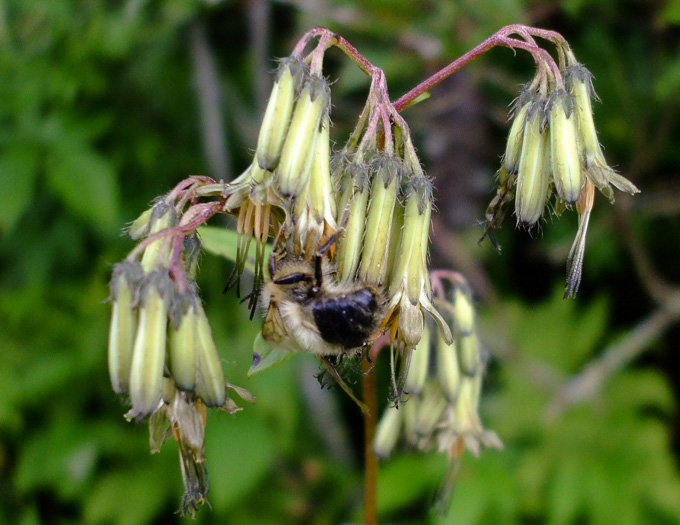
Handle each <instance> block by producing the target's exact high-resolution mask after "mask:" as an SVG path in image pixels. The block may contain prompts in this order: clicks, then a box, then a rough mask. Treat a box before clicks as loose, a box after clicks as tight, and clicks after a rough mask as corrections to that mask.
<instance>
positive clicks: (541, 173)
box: [486, 49, 638, 297]
mask: <svg viewBox="0 0 680 525" xmlns="http://www.w3.org/2000/svg"><path fill="white" fill-rule="evenodd" d="M562 52H563V59H562V60H563V64H562V66H563V67H562V69H561V70H560V74H559V76H557V75H555V74H552V73H550V71H551V70H550V68H548V67H543V68H539V70H538V73H537V76H536V78H535V79H534V80H533V81H532V82H531V83H530V84H529V85H527V86H525V88H524V90H523V91H522V93H521V95H520V96H519V97H518V98H517V100H516V101H515V105H514V109H513V114H512V118H513V123H512V126H511V128H510V133H509V135H508V140H507V146H506V150H505V155H504V158H503V163H502V165H501V168H500V170H499V172H498V176H497V179H498V190H497V194H496V196H495V197H494V199H493V200H492V202H491V204H490V205H489V208H488V209H487V214H486V219H487V234H489V235H490V237H491V239H492V241H493V235H492V233H491V231H490V229H491V228H496V227H498V226H499V225H500V223H501V221H502V220H503V217H504V215H505V213H506V211H507V207H508V205H509V203H510V202H511V201H512V200H513V198H514V201H515V215H516V217H517V222H518V224H519V223H521V224H524V225H526V226H528V227H531V226H534V225H535V224H537V223H538V221H539V219H541V217H543V214H544V211H545V209H546V208H547V207H549V206H552V209H553V210H554V211H555V213H556V214H558V215H559V214H561V213H562V211H563V210H564V209H565V208H569V207H571V205H572V204H576V208H577V210H578V213H579V233H578V235H577V239H576V241H575V242H574V246H573V247H572V255H571V256H570V258H569V261H570V262H569V267H568V278H567V290H566V293H565V296H567V297H572V296H573V295H574V294H575V293H576V291H577V290H578V285H579V282H580V275H581V266H580V265H581V262H582V259H583V250H584V248H585V230H586V228H587V223H588V219H587V217H584V215H588V216H589V214H590V210H591V209H592V201H593V195H592V192H593V188H594V187H596V188H598V189H599V190H600V191H601V192H602V193H603V194H604V195H605V196H606V197H607V198H608V199H609V200H610V201H612V202H613V200H614V195H613V190H612V187H611V186H612V185H613V186H614V187H616V188H618V189H619V190H621V191H625V192H627V193H630V194H634V193H637V192H638V189H637V188H636V187H635V186H634V185H633V184H632V183H631V182H630V181H628V180H627V179H625V178H624V177H622V176H621V175H619V174H618V173H616V172H615V171H614V170H613V169H612V168H611V167H609V165H608V164H607V162H606V161H605V159H604V154H603V153H602V148H601V147H600V144H599V142H598V140H597V133H596V131H595V124H594V121H593V111H592V99H593V98H596V95H595V92H594V90H593V87H592V82H591V77H592V76H591V74H590V72H589V71H588V70H587V69H586V68H585V67H584V66H583V65H582V64H579V63H578V62H577V61H576V59H575V57H574V55H573V54H572V53H571V51H570V50H569V49H563V50H562ZM551 199H552V201H551ZM494 244H495V242H494Z"/></svg>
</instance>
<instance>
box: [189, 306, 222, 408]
mask: <svg viewBox="0 0 680 525" xmlns="http://www.w3.org/2000/svg"><path fill="white" fill-rule="evenodd" d="M196 316H197V318H196V334H197V339H198V340H197V345H198V373H197V377H196V392H197V394H198V395H199V397H200V398H201V400H202V401H203V402H204V403H205V404H206V405H207V406H209V407H220V406H222V405H224V403H225V401H226V397H227V392H226V384H225V380H224V371H223V370H222V362H221V361H220V356H219V354H218V352H217V346H216V345H215V341H214V339H213V336H212V330H210V322H209V321H208V317H207V316H206V315H205V311H204V310H203V306H202V305H201V304H200V303H197V304H196Z"/></svg>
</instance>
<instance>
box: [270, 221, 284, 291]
mask: <svg viewBox="0 0 680 525" xmlns="http://www.w3.org/2000/svg"><path fill="white" fill-rule="evenodd" d="M284 229H285V227H284V225H283V224H282V225H281V226H280V227H279V232H278V233H277V234H276V239H274V244H273V245H272V251H271V252H270V253H269V277H270V278H273V277H274V274H275V273H276V256H277V255H279V243H280V242H281V234H282V233H283V230H284Z"/></svg>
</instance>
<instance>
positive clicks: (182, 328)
mask: <svg viewBox="0 0 680 525" xmlns="http://www.w3.org/2000/svg"><path fill="white" fill-rule="evenodd" d="M186 302H187V303H188V304H187V305H186V306H185V308H182V310H183V311H182V312H181V313H180V317H179V322H178V324H177V327H176V328H171V330H170V339H169V345H168V367H169V369H170V374H172V377H173V378H174V380H175V383H177V387H178V388H179V389H181V390H186V391H192V390H193V389H194V387H195V386H196V368H197V365H198V356H197V354H198V337H197V333H196V332H197V316H196V308H195V306H194V304H193V300H191V298H190V299H188V300H187V301H186ZM173 324H174V323H173Z"/></svg>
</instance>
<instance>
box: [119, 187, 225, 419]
mask: <svg viewBox="0 0 680 525" xmlns="http://www.w3.org/2000/svg"><path fill="white" fill-rule="evenodd" d="M179 223H180V220H179V216H178V212H177V210H176V208H175V206H173V205H172V203H169V202H167V201H166V200H161V201H160V202H158V203H157V204H156V205H155V206H154V207H153V208H152V209H151V211H150V213H149V212H146V213H144V214H143V215H142V216H141V217H140V218H139V219H138V220H137V221H135V223H134V224H133V225H132V227H131V229H130V235H131V236H132V237H133V238H134V239H135V240H141V241H142V242H141V243H140V245H139V248H140V249H138V250H134V251H133V252H132V253H131V256H130V257H128V258H127V259H126V260H125V261H123V262H121V263H119V264H117V265H116V266H115V267H114V271H113V277H112V279H111V303H112V310H113V312H112V316H111V327H110V332H109V375H110V378H111V384H112V385H113V389H114V391H116V392H117V393H119V394H122V395H129V396H130V402H131V404H132V409H131V411H130V413H129V417H131V418H135V419H137V418H142V417H145V416H148V415H149V414H151V413H152V412H153V411H154V410H156V409H157V408H158V405H159V403H160V402H161V397H162V390H163V388H162V385H163V378H164V376H168V377H171V378H172V379H173V381H174V382H175V384H176V385H177V387H178V388H180V389H181V390H183V391H187V392H195V393H196V395H197V396H198V398H199V399H201V400H202V401H203V403H205V404H206V405H207V406H211V407H213V406H214V407H220V406H223V405H224V404H225V402H226V400H227V394H226V387H225V379H224V372H223V370H222V364H221V361H220V357H219V354H218V352H217V347H216V346H215V342H214V340H213V336H212V333H211V330H210V325H209V323H208V318H207V317H206V314H205V312H204V310H203V306H202V304H201V300H200V298H199V296H198V292H197V288H196V283H195V282H194V281H193V278H192V276H193V273H194V272H195V268H196V265H197V259H198V254H199V250H200V245H199V242H198V239H197V237H196V235H195V234H189V235H186V236H185V235H172V228H173V227H175V226H177V225H178V224H179ZM173 251H175V252H178V253H179V254H181V257H180V258H179V259H178V260H177V261H176V262H175V263H174V264H173V263H172V257H173ZM139 252H142V253H141V260H138V259H137V256H138V254H139Z"/></svg>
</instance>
